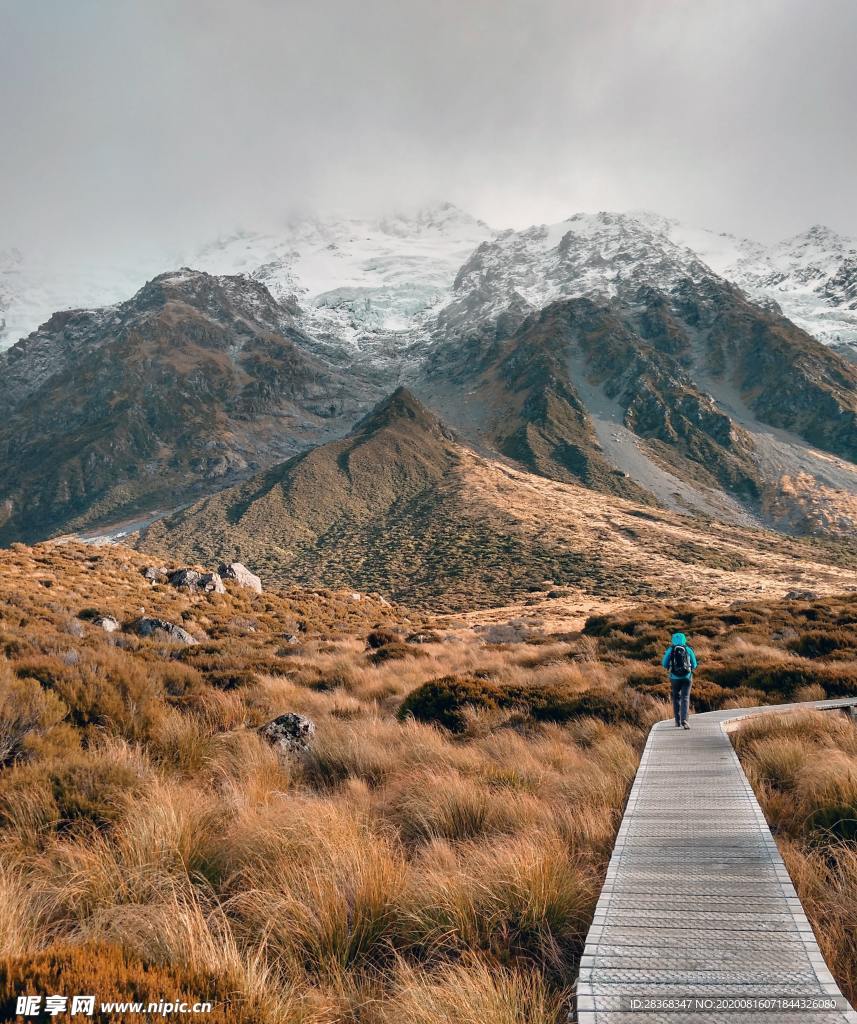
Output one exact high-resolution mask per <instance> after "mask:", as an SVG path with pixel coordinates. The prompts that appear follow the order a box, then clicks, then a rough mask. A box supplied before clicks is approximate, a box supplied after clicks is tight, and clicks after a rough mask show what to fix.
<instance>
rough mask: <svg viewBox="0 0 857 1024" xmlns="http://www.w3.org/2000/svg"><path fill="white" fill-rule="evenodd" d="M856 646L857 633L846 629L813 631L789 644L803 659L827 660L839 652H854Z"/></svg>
mask: <svg viewBox="0 0 857 1024" xmlns="http://www.w3.org/2000/svg"><path fill="white" fill-rule="evenodd" d="M855 646H857V631H854V630H851V631H848V630H844V629H833V630H825V629H813V630H810V631H809V632H808V633H802V634H801V635H800V637H799V638H798V639H797V640H794V641H792V643H791V644H789V647H790V648H791V649H792V650H793V651H794V652H795V654H799V655H800V656H801V657H802V658H826V657H828V655H831V654H834V653H836V652H837V651H842V650H846V651H847V650H853V649H854V647H855Z"/></svg>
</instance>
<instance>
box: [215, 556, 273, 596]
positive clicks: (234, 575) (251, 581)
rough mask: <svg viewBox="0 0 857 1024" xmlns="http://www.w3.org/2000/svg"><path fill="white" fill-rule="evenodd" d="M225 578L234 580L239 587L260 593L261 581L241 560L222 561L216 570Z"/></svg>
mask: <svg viewBox="0 0 857 1024" xmlns="http://www.w3.org/2000/svg"><path fill="white" fill-rule="evenodd" d="M217 571H218V572H219V573H220V575H221V576H222V577H223V579H225V580H234V581H235V583H237V584H238V586H239V587H246V588H247V589H248V590H254V591H255V592H256V593H257V594H261V593H262V581H261V580H260V579H259V577H258V576H256V575H255V574H254V573H252V572H250V570H249V569H248V568H247V566H246V565H243V564H242V563H241V562H222V563H221V565H220V567H219V568H218V570H217Z"/></svg>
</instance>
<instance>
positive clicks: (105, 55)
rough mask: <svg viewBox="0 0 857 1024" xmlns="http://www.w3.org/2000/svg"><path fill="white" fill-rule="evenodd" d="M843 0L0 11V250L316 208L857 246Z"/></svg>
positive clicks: (851, 89) (180, 239)
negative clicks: (572, 222)
mask: <svg viewBox="0 0 857 1024" xmlns="http://www.w3.org/2000/svg"><path fill="white" fill-rule="evenodd" d="M855 51H857V2H855V0H585V2H584V0H229V2H227V0H0V87H1V88H2V110H1V111H0V114H1V115H2V116H0V126H1V127H0V197H2V199H0V211H2V216H0V248H2V247H3V246H4V245H6V244H10V243H18V244H22V245H24V246H28V245H31V244H32V245H35V244H49V245H55V246H56V248H57V251H58V252H68V253H71V252H74V253H76V254H79V255H83V256H86V255H89V254H93V253H95V252H96V251H98V252H100V253H108V254H109V253H111V252H113V251H115V252H116V253H117V254H118V253H121V254H123V255H128V254H129V253H133V251H134V250H135V249H136V248H139V249H140V250H141V251H142V250H143V249H146V248H150V247H155V248H157V247H160V246H167V245H177V244H185V243H187V242H189V241H191V242H192V241H193V240H195V239H197V238H199V239H205V238H208V237H209V236H212V235H214V236H216V235H218V234H220V233H225V232H228V231H230V230H231V229H233V228H234V227H236V226H238V225H241V224H244V225H247V226H257V225H264V224H265V223H272V222H274V221H275V220H276V219H277V218H281V217H283V216H284V215H286V214H288V213H289V212H291V211H295V210H300V209H306V208H315V209H319V210H322V211H325V210H328V209H333V208H336V209H340V210H354V211H357V212H364V211H365V212H373V211H375V210H391V209H398V208H408V207H411V206H414V205H416V204H421V203H424V202H431V201H434V200H439V199H449V200H451V201H453V202H455V203H458V204H459V205H461V206H463V207H465V208H467V209H469V210H471V211H472V212H474V213H475V214H477V215H478V216H481V217H483V218H484V219H485V220H487V221H489V222H490V223H491V224H493V225H496V226H506V225H511V226H524V225H526V224H530V223H534V222H542V221H552V220H560V219H562V218H563V217H565V216H568V215H570V214H571V213H574V212H576V211H579V210H599V209H631V208H639V207H645V208H650V209H654V210H657V211H659V212H662V213H666V214H669V215H673V216H677V217H679V218H682V219H684V220H687V221H689V222H691V223H697V224H701V225H705V226H711V227H716V228H722V229H727V230H732V231H737V232H742V233H745V234H750V235H755V236H758V237H761V238H763V239H769V240H771V239H774V238H778V237H781V236H784V235H787V234H790V233H794V232H796V231H799V230H802V229H804V228H805V227H807V226H809V225H810V224H812V223H815V222H824V223H828V224H830V225H831V226H833V227H836V228H838V229H839V230H841V231H844V232H847V233H852V234H855V235H857V187H855V180H857V174H855V171H857V131H855V110H857V60H855V56H854V55H855Z"/></svg>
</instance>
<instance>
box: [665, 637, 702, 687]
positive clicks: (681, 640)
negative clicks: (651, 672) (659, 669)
mask: <svg viewBox="0 0 857 1024" xmlns="http://www.w3.org/2000/svg"><path fill="white" fill-rule="evenodd" d="M673 647H686V648H687V656H688V658H690V667H691V670H694V669H695V668H696V666H697V661H696V655H695V654H694V653H693V648H692V647H691V646H690V644H689V643H688V642H687V637H686V636H685V635H684V633H673V638H672V643H671V644H670V645H669V647H668V648H667V649H666V653H665V654H664V656H663V658H662V659H661V665H663V667H664V668H669V667H670V655H671V654H672V652H673ZM678 678H680V677H679V676H674V675H673V674H672V672H670V679H678Z"/></svg>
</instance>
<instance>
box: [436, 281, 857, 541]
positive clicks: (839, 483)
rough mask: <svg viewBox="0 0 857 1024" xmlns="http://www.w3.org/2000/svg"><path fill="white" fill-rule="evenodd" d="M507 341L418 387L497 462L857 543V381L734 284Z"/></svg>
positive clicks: (537, 318) (542, 316) (633, 297)
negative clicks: (495, 454) (854, 538)
mask: <svg viewBox="0 0 857 1024" xmlns="http://www.w3.org/2000/svg"><path fill="white" fill-rule="evenodd" d="M497 330H498V331H499V330H500V327H499V323H498V328H497ZM504 331H505V333H501V334H500V336H499V337H498V336H497V335H496V334H492V333H491V332H486V331H484V330H483V331H481V333H479V334H477V335H470V336H469V337H468V338H467V339H465V340H464V341H461V340H455V341H450V342H448V343H445V344H440V345H438V346H437V347H436V348H435V349H434V351H433V352H432V354H431V356H430V358H429V360H428V362H427V365H426V367H425V370H424V372H423V375H422V377H421V378H420V380H419V382H418V385H417V387H418V391H419V393H420V394H421V395H422V396H424V397H425V399H426V401H428V402H429V404H431V405H433V406H434V407H436V408H438V409H440V410H442V412H443V414H444V415H445V416H446V417H447V418H448V419H449V420H450V422H451V423H452V424H454V426H455V427H456V428H457V429H459V430H460V431H461V432H462V434H463V436H465V437H467V438H468V439H470V440H473V441H475V442H477V443H478V444H480V445H481V446H482V447H483V448H485V449H486V450H491V449H493V450H495V451H499V452H501V453H502V454H504V455H506V456H507V457H509V458H511V459H514V460H515V461H516V462H518V463H520V464H522V465H523V466H525V467H526V468H528V469H530V470H532V471H535V472H538V473H541V474H543V475H545V476H549V477H551V478H553V479H559V480H565V481H569V480H579V481H581V482H583V483H585V484H586V485H587V486H590V487H593V488H595V489H597V490H599V491H603V492H605V493H614V494H617V495H621V496H625V497H629V498H633V499H635V500H647V501H655V500H656V501H658V502H660V503H662V504H664V505H666V506H667V507H670V508H673V509H675V510H676V511H691V512H696V513H698V514H701V515H704V516H710V517H714V518H718V519H723V520H725V521H728V522H734V523H739V524H740V523H743V524H751V523H755V524H758V525H765V526H769V527H774V528H776V529H782V530H784V531H785V532H814V531H819V532H831V533H839V534H841V535H853V533H854V530H855V526H857V447H855V445H857V370H855V368H854V367H853V366H852V365H851V364H848V363H846V362H845V361H843V360H842V359H840V358H839V357H838V356H837V355H836V354H835V353H834V352H832V351H831V350H830V349H829V348H826V347H825V346H823V345H821V344H819V343H818V342H816V341H815V340H814V339H812V338H810V337H809V336H808V335H806V334H804V333H803V332H802V331H800V330H799V329H798V328H796V327H795V326H794V325H793V324H791V323H790V322H789V321H787V320H785V319H784V318H782V317H780V316H777V315H775V314H771V313H766V312H765V311H763V310H761V309H760V308H759V307H758V306H755V305H753V304H752V303H750V302H748V301H747V300H746V299H745V298H744V296H743V295H742V294H741V293H740V292H738V291H737V290H736V289H734V288H732V287H731V286H729V285H727V284H726V283H725V282H723V281H720V280H718V279H716V278H713V277H710V276H709V277H704V278H703V279H702V280H699V281H694V280H691V279H689V278H679V279H677V280H676V281H675V283H674V286H673V287H672V288H671V289H670V290H669V291H667V292H665V291H661V290H658V289H656V288H652V287H648V286H641V287H639V288H637V289H636V290H635V291H632V292H631V293H627V292H626V293H624V297H620V296H619V295H617V296H615V297H613V298H612V299H598V298H588V297H580V298H572V299H564V300H558V301H556V302H553V303H552V304H550V305H548V306H546V307H545V308H543V309H542V310H540V311H539V312H538V313H532V314H530V315H527V316H525V317H523V318H522V319H520V323H519V324H518V326H517V327H514V325H513V324H509V323H508V322H506V324H505V327H504ZM461 394H466V395H467V402H466V403H461V402H460V400H459V396H460V395H461Z"/></svg>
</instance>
